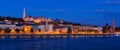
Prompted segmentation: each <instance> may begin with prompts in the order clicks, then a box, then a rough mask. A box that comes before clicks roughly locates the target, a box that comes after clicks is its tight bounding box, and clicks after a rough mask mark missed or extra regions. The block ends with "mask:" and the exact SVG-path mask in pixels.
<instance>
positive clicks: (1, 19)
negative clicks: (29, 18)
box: [0, 16, 24, 22]
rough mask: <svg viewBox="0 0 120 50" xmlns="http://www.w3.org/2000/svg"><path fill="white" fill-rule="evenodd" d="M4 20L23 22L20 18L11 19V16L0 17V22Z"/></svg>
mask: <svg viewBox="0 0 120 50" xmlns="http://www.w3.org/2000/svg"><path fill="white" fill-rule="evenodd" d="M4 20H11V21H19V22H24V20H23V19H22V18H16V17H11V16H6V17H3V16H0V21H4Z"/></svg>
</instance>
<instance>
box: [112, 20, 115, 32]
mask: <svg viewBox="0 0 120 50" xmlns="http://www.w3.org/2000/svg"><path fill="white" fill-rule="evenodd" d="M112 33H115V24H114V18H113V19H112Z"/></svg>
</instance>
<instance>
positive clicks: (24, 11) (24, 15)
mask: <svg viewBox="0 0 120 50" xmlns="http://www.w3.org/2000/svg"><path fill="white" fill-rule="evenodd" d="M25 17H26V9H25V8H24V10H23V20H24V19H25Z"/></svg>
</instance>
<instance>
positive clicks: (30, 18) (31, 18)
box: [23, 8, 33, 21]
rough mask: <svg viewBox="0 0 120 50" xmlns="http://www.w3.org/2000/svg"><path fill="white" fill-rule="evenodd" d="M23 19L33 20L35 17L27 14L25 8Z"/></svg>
mask: <svg viewBox="0 0 120 50" xmlns="http://www.w3.org/2000/svg"><path fill="white" fill-rule="evenodd" d="M23 20H24V21H33V17H32V16H26V9H25V8H24V10H23Z"/></svg>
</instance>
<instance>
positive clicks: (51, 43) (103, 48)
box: [0, 37, 120, 50]
mask: <svg viewBox="0 0 120 50" xmlns="http://www.w3.org/2000/svg"><path fill="white" fill-rule="evenodd" d="M0 50H120V37H99V38H97V37H95V38H93V37H88V38H87V37H86V38H38V39H24V40H23V39H7V40H4V39H1V40H0Z"/></svg>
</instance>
